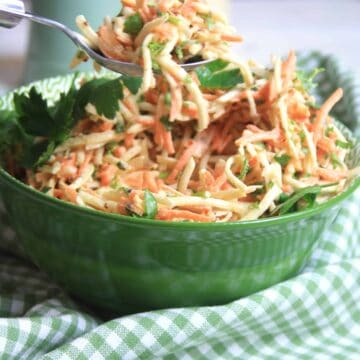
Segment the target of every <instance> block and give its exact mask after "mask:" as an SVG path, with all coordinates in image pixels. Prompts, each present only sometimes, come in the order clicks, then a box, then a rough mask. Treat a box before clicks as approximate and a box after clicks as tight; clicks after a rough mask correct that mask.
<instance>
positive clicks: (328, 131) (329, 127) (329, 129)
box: [325, 126, 334, 137]
mask: <svg viewBox="0 0 360 360" xmlns="http://www.w3.org/2000/svg"><path fill="white" fill-rule="evenodd" d="M332 132H334V127H333V126H328V127H327V128H326V130H325V136H327V137H329V135H330V133H332Z"/></svg>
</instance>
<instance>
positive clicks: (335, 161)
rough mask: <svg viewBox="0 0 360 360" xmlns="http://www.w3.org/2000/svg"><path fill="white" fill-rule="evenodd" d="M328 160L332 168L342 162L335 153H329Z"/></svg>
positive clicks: (340, 164) (339, 165)
mask: <svg viewBox="0 0 360 360" xmlns="http://www.w3.org/2000/svg"><path fill="white" fill-rule="evenodd" d="M330 162H331V164H332V166H333V167H334V168H337V167H341V166H342V163H341V161H340V159H339V158H338V157H337V155H336V154H334V153H332V154H330Z"/></svg>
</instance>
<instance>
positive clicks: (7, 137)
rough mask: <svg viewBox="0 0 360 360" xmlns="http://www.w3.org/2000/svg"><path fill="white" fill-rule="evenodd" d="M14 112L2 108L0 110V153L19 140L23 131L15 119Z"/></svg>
mask: <svg viewBox="0 0 360 360" xmlns="http://www.w3.org/2000/svg"><path fill="white" fill-rule="evenodd" d="M16 116H17V115H16V113H15V112H14V111H9V110H2V111H0V153H1V154H3V153H4V152H6V151H8V150H9V146H11V145H12V144H15V143H19V142H21V140H22V138H23V136H24V135H23V132H22V131H21V128H20V127H19V125H18V123H17V120H16Z"/></svg>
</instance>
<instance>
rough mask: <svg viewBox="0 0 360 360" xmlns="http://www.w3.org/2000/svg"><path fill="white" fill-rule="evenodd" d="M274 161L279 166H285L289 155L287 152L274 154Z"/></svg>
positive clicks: (289, 157)
mask: <svg viewBox="0 0 360 360" xmlns="http://www.w3.org/2000/svg"><path fill="white" fill-rule="evenodd" d="M274 159H275V161H277V162H278V163H279V164H280V165H281V166H286V165H287V164H288V163H289V161H290V159H291V156H289V155H287V154H284V155H276V156H275V158H274Z"/></svg>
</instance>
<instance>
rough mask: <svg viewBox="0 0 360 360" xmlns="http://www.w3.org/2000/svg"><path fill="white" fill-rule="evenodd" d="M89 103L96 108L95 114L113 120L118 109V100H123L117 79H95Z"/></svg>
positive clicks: (120, 85)
mask: <svg viewBox="0 0 360 360" xmlns="http://www.w3.org/2000/svg"><path fill="white" fill-rule="evenodd" d="M94 81H95V84H96V86H95V87H94V88H93V90H92V92H91V94H90V97H89V102H90V103H91V104H93V105H94V106H95V107H96V111H97V113H98V114H99V115H100V116H101V115H104V116H105V117H107V118H109V119H113V118H114V117H115V115H116V112H117V111H119V109H120V104H119V100H121V99H123V97H124V94H123V88H122V84H121V82H120V81H119V79H115V80H108V79H96V80H94Z"/></svg>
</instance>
